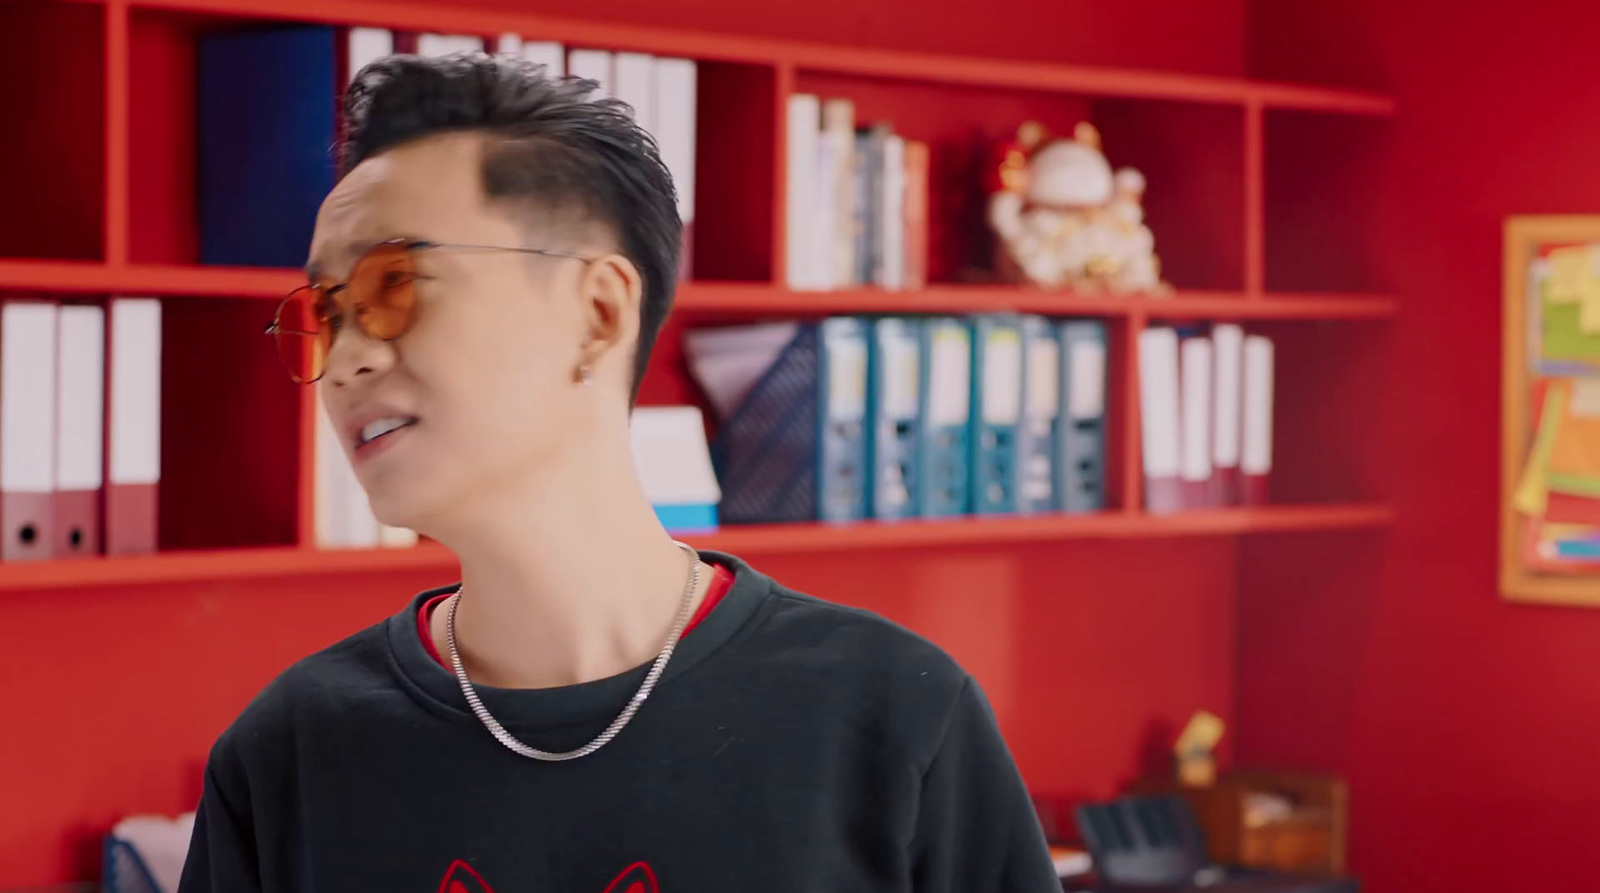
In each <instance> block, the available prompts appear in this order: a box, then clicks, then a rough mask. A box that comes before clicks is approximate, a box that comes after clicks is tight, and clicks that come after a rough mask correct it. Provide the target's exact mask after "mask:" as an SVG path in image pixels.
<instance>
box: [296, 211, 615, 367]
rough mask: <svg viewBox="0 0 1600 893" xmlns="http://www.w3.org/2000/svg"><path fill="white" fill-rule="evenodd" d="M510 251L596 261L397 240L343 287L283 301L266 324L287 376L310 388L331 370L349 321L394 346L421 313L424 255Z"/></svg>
mask: <svg viewBox="0 0 1600 893" xmlns="http://www.w3.org/2000/svg"><path fill="white" fill-rule="evenodd" d="M440 250H449V251H510V252H515V253H518V254H539V255H543V256H545V257H566V258H573V259H575V260H581V261H584V262H586V263H587V262H589V261H591V260H593V258H590V257H586V256H584V255H581V254H573V253H570V252H566V251H552V250H549V249H545V248H512V247H507V246H500V245H447V244H441V243H438V242H418V241H414V240H410V239H393V240H390V241H388V242H380V243H378V244H377V245H374V246H373V247H372V248H371V250H369V251H367V253H366V254H363V255H362V256H361V259H360V260H357V261H356V263H355V266H354V267H352V268H351V270H350V278H349V279H346V280H345V281H343V282H313V283H311V284H310V285H303V286H301V287H299V288H297V289H295V290H294V291H292V292H289V294H288V295H287V296H285V297H284V299H283V302H282V303H280V304H279V305H278V310H277V312H276V313H274V314H273V316H272V322H270V323H268V324H267V331H266V333H267V334H268V335H271V336H272V340H273V342H274V343H275V344H276V345H277V348H278V357H279V359H281V360H283V365H284V368H285V369H287V370H288V371H289V377H290V378H291V379H293V380H294V381H295V382H296V383H298V384H311V383H313V382H315V381H317V380H319V379H321V378H322V375H323V373H325V372H327V371H328V353H329V352H330V351H331V350H332V349H333V342H334V339H335V338H337V337H338V336H339V332H340V331H342V330H343V329H344V328H345V327H346V326H347V325H348V324H349V323H350V322H351V321H354V323H355V325H356V327H357V328H359V329H360V330H361V331H362V332H363V333H364V334H366V336H367V337H369V338H373V339H376V340H378V341H393V340H394V339H396V338H399V337H400V336H401V335H404V334H405V333H406V330H407V329H409V328H411V323H412V321H413V320H414V319H415V317H416V310H417V285H416V283H417V280H419V279H428V278H430V277H428V276H426V275H424V274H423V273H421V272H419V271H418V270H417V258H416V255H417V254H418V252H422V251H440Z"/></svg>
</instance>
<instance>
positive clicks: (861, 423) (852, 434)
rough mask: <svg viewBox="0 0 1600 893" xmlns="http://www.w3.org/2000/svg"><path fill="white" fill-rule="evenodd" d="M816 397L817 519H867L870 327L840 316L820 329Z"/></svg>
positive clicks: (858, 320)
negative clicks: (868, 349)
mask: <svg viewBox="0 0 1600 893" xmlns="http://www.w3.org/2000/svg"><path fill="white" fill-rule="evenodd" d="M819 337H820V340H821V352H820V356H819V358H818V359H819V363H818V370H817V371H818V376H817V383H818V386H819V387H818V395H817V428H818V432H819V438H818V444H817V520H819V521H858V520H860V519H862V518H864V517H866V514H867V481H866V478H867V432H866V421H867V323H866V321H865V320H861V319H855V318H852V317H845V316H836V317H834V318H832V319H828V320H825V321H823V323H822V325H821V333H820V336H819Z"/></svg>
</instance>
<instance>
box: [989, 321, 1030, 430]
mask: <svg viewBox="0 0 1600 893" xmlns="http://www.w3.org/2000/svg"><path fill="white" fill-rule="evenodd" d="M983 347H984V368H983V420H984V422H986V423H988V424H990V425H1015V424H1016V423H1017V418H1018V417H1019V416H1021V415H1022V336H1021V335H1019V334H1018V333H1017V332H1016V331H1014V330H1010V329H999V330H996V331H993V332H990V333H989V334H988V335H987V336H986V340H985V342H984V345H983Z"/></svg>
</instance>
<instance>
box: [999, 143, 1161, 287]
mask: <svg viewBox="0 0 1600 893" xmlns="http://www.w3.org/2000/svg"><path fill="white" fill-rule="evenodd" d="M997 168H998V169H997V170H995V171H993V172H992V174H993V179H992V181H991V188H992V190H993V191H992V193H991V195H990V196H989V224H990V226H991V227H992V228H993V229H994V232H995V235H996V237H997V242H998V245H997V248H998V251H997V254H998V256H997V258H996V268H997V270H998V272H999V273H1000V275H1001V276H1002V277H1003V278H1005V279H1006V280H1007V281H1011V282H1022V283H1030V284H1033V285H1037V286H1039V287H1042V288H1063V289H1073V290H1076V291H1080V292H1087V293H1097V292H1098V293H1107V292H1109V293H1111V294H1118V295H1124V294H1152V295H1166V294H1170V293H1171V287H1170V286H1168V285H1167V284H1166V283H1164V282H1162V281H1161V272H1160V271H1161V262H1160V259H1159V258H1157V256H1156V253H1155V236H1154V235H1153V234H1152V233H1151V232H1150V228H1149V227H1148V226H1146V225H1145V223H1144V191H1145V180H1144V175H1143V174H1141V173H1139V172H1138V171H1137V170H1134V169H1133V168H1122V169H1121V170H1116V171H1113V170H1112V167H1111V164H1110V162H1109V161H1107V160H1106V156H1105V153H1104V152H1103V151H1102V150H1101V147H1100V134H1099V132H1098V131H1096V130H1095V128H1094V126H1093V125H1091V124H1088V123H1087V122H1085V123H1081V124H1079V125H1078V126H1077V127H1076V128H1075V129H1074V131H1073V135H1072V136H1071V137H1070V138H1055V137H1051V136H1049V134H1047V133H1046V131H1045V129H1044V127H1043V126H1042V125H1040V124H1038V123H1037V122H1029V123H1027V124H1024V125H1022V127H1021V128H1019V129H1018V131H1017V137H1016V140H1015V141H1013V142H1010V143H1008V144H1006V145H1004V146H1003V147H1001V151H1000V152H999V160H998V166H997Z"/></svg>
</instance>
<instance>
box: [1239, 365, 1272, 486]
mask: <svg viewBox="0 0 1600 893" xmlns="http://www.w3.org/2000/svg"><path fill="white" fill-rule="evenodd" d="M1272 367H1273V356H1272V341H1271V340H1269V339H1267V338H1264V337H1262V336H1260V335H1251V336H1249V337H1247V338H1245V339H1244V449H1243V452H1242V453H1241V454H1240V457H1239V470H1240V471H1241V472H1243V473H1244V474H1246V475H1265V474H1267V473H1268V472H1270V471H1272V375H1273V368H1272Z"/></svg>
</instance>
